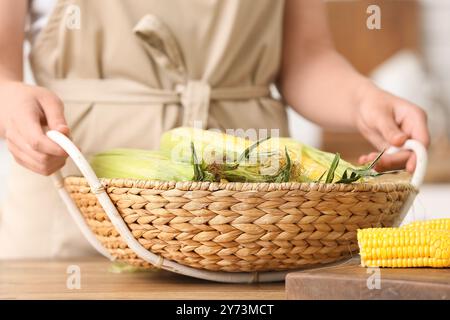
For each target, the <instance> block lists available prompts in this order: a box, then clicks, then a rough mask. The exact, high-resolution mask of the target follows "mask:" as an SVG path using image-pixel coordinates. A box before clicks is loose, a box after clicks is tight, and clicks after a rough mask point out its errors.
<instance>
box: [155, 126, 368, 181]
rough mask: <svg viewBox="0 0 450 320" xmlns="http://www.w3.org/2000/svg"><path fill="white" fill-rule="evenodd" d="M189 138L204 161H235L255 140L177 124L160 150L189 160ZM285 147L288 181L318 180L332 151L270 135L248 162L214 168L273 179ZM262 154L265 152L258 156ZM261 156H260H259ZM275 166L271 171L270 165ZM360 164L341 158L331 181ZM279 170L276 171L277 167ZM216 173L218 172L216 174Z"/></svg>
mask: <svg viewBox="0 0 450 320" xmlns="http://www.w3.org/2000/svg"><path fill="white" fill-rule="evenodd" d="M191 142H193V143H194V146H195V149H196V151H197V153H198V154H199V155H200V158H201V159H202V160H203V161H204V162H206V163H209V164H211V163H216V162H217V161H219V163H221V162H220V161H223V162H225V163H234V162H235V161H236V159H238V158H239V156H240V155H241V154H242V153H243V152H245V150H246V148H249V147H250V146H251V145H252V144H253V143H254V142H253V141H250V140H246V139H243V138H240V137H235V136H231V135H226V134H222V133H219V132H212V131H208V130H200V129H194V128H184V127H182V128H176V129H173V130H170V131H168V132H166V133H165V134H164V135H163V137H162V139H161V143H160V145H161V150H162V151H163V152H164V153H165V154H166V155H168V156H169V157H171V159H176V160H177V161H182V162H186V161H190V159H191V148H190V144H191ZM285 149H287V154H288V155H289V157H290V159H291V162H292V168H291V173H290V177H289V181H296V182H314V181H318V180H319V179H320V178H321V177H322V176H324V174H326V173H327V171H328V170H329V169H330V166H331V164H332V163H333V159H334V157H335V155H334V154H332V153H329V152H324V151H321V150H318V149H316V148H313V147H311V146H308V145H306V144H303V143H301V142H299V141H296V140H294V139H291V138H270V139H268V140H267V141H263V142H261V144H260V145H259V146H258V147H257V148H255V150H254V152H253V153H252V154H251V155H250V157H249V161H247V162H249V163H250V165H249V164H248V163H241V164H240V165H239V167H238V168H237V169H235V170H232V171H226V172H224V170H222V171H221V170H220V168H219V169H217V166H215V167H213V171H216V172H217V171H219V172H220V174H219V176H221V177H222V178H224V179H227V180H229V181H243V182H260V181H271V180H276V178H274V176H276V175H280V174H282V173H281V172H280V170H282V168H283V167H284V166H285V165H286V162H287V159H286V155H285V152H284V150H285ZM261 155H264V156H263V157H261ZM261 158H262V159H261ZM271 168H272V169H273V168H275V169H274V170H275V171H274V170H272V171H270V169H271ZM359 168H360V167H357V166H354V165H352V164H351V163H349V162H347V161H345V160H342V159H340V161H339V162H338V165H337V167H336V168H335V170H334V175H333V177H334V179H333V182H335V181H339V180H340V179H342V177H343V175H344V173H345V172H346V171H347V169H351V170H352V169H354V170H357V169H359ZM277 170H278V171H277ZM216 175H217V174H216Z"/></svg>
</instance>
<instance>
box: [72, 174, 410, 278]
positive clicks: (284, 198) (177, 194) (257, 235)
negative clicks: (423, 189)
mask: <svg viewBox="0 0 450 320" xmlns="http://www.w3.org/2000/svg"><path fill="white" fill-rule="evenodd" d="M101 181H102V183H103V184H104V186H105V187H106V190H107V192H108V194H109V196H110V198H111V200H112V201H113V203H114V204H115V205H116V207H117V208H118V211H119V213H120V214H121V215H122V217H123V219H124V221H125V222H126V223H127V224H128V227H129V228H130V230H131V231H132V233H133V235H134V236H135V237H136V239H137V240H138V241H139V242H140V243H141V244H142V245H143V246H144V247H145V248H146V249H148V250H150V251H151V252H153V253H155V254H158V255H160V256H162V257H164V258H165V259H170V260H173V261H176V262H178V263H180V264H184V265H188V266H191V267H194V268H199V269H206V270H213V271H228V272H238V271H244V272H251V271H276V270H286V269H295V268H301V267H305V266H308V267H309V266H312V265H316V264H321V263H329V262H334V261H337V260H340V259H343V258H345V257H348V256H350V255H352V254H353V253H354V252H356V251H357V250H358V246H357V241H356V230H357V229H358V228H367V227H379V226H390V225H391V224H392V223H393V220H394V218H395V217H396V216H397V215H398V214H399V211H400V209H401V207H402V205H403V203H404V202H405V200H406V199H407V197H408V195H409V194H410V193H411V192H415V190H414V188H413V187H412V186H411V185H410V184H408V183H379V184H351V185H344V184H306V183H281V184H277V183H262V184H256V183H247V184H246V183H208V182H159V181H143V180H124V179H102V180H101ZM65 188H66V190H67V191H68V192H69V194H70V195H71V197H72V199H74V200H75V202H76V204H77V206H78V207H79V208H80V210H81V212H82V214H83V215H84V218H85V219H86V221H87V223H88V225H89V226H90V228H91V229H92V230H93V231H94V233H95V234H96V236H97V237H98V239H99V240H100V241H101V242H102V244H103V245H104V246H105V247H106V248H108V250H109V251H110V252H111V254H112V255H114V256H116V257H117V259H118V260H120V261H124V262H127V263H130V264H133V265H140V266H144V267H151V265H149V264H148V263H146V262H144V261H143V260H141V259H140V258H139V257H137V256H136V254H135V253H134V252H133V251H132V250H131V249H129V248H128V247H127V245H126V244H125V243H124V242H123V241H122V240H121V237H120V235H119V234H118V232H117V231H116V230H115V228H114V227H113V225H112V224H111V222H110V221H109V219H108V217H107V216H106V214H105V212H104V211H103V209H102V208H101V206H100V205H99V203H98V202H97V199H96V197H95V195H94V194H93V193H91V192H90V188H89V186H88V184H87V182H86V180H85V179H84V178H79V177H68V178H66V179H65Z"/></svg>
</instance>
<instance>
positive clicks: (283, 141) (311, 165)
mask: <svg viewBox="0 0 450 320" xmlns="http://www.w3.org/2000/svg"><path fill="white" fill-rule="evenodd" d="M278 141H279V144H280V146H281V147H287V148H288V149H289V150H291V151H292V155H291V157H292V158H293V159H294V160H295V161H299V162H300V163H301V164H302V166H303V168H304V170H303V172H302V174H303V175H304V176H305V177H306V179H308V180H310V181H319V179H320V178H321V177H322V175H324V173H326V172H327V171H328V170H329V169H330V166H331V165H332V163H333V160H334V158H335V156H336V155H335V154H333V153H330V152H325V151H321V150H319V149H316V148H313V147H311V146H308V145H306V144H303V143H301V142H299V141H296V140H294V139H291V138H279V139H278ZM359 168H360V167H358V166H355V165H353V164H351V163H350V162H347V161H345V160H343V159H340V160H339V163H338V166H337V167H336V170H335V171H334V179H333V181H338V180H339V179H341V178H342V176H343V175H344V173H345V171H347V170H348V169H353V170H357V169H359Z"/></svg>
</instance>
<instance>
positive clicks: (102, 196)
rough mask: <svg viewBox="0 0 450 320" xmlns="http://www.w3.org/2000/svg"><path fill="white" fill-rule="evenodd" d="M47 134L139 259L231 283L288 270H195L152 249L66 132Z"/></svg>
mask: <svg viewBox="0 0 450 320" xmlns="http://www.w3.org/2000/svg"><path fill="white" fill-rule="evenodd" d="M47 136H48V137H49V138H50V139H51V140H53V141H54V142H55V143H57V144H58V145H59V146H60V147H61V148H63V149H64V151H66V152H67V154H68V155H69V156H70V157H71V158H72V160H73V161H74V163H75V164H76V166H77V167H78V169H79V170H80V171H81V173H82V174H83V176H84V177H85V178H86V180H87V182H88V184H89V186H90V188H91V191H92V192H93V193H95V195H96V197H97V199H98V201H99V203H100V205H101V206H102V208H103V210H104V211H105V213H106V215H107V216H108V218H109V219H110V220H111V223H112V224H113V225H114V227H115V228H116V230H117V231H118V232H119V234H120V236H121V237H122V240H123V241H125V243H126V244H127V245H128V247H129V248H130V249H131V250H133V251H134V252H135V253H136V254H137V255H138V256H139V257H140V258H141V259H143V260H144V261H147V262H149V263H151V264H152V265H154V266H156V267H157V268H161V269H164V270H168V271H172V272H176V273H179V274H183V275H188V276H191V277H194V278H200V279H205V280H212V281H219V282H230V283H246V282H247V283H251V282H271V281H280V280H283V279H284V277H285V276H286V274H287V271H279V272H261V273H258V272H236V273H234V272H233V273H231V272H213V271H206V270H198V269H195V268H191V267H188V266H185V265H181V264H178V263H176V262H174V261H171V260H166V259H164V258H163V257H161V256H158V255H156V254H154V253H151V252H150V251H148V250H147V249H146V248H144V247H143V246H142V245H141V244H140V243H139V242H138V241H137V240H136V238H135V237H134V236H133V234H132V233H131V231H130V230H129V229H128V226H127V225H126V223H125V222H124V221H123V219H122V217H121V216H120V214H119V212H118V211H117V208H116V207H115V206H114V204H113V203H112V201H111V199H110V198H109V196H108V194H107V193H106V191H105V189H104V186H103V185H102V183H101V182H100V181H99V179H98V178H97V176H96V175H95V173H94V171H93V170H92V168H91V166H90V165H89V163H88V161H87V160H86V159H85V158H84V156H83V155H82V154H81V152H80V150H78V148H77V147H76V146H75V145H74V144H73V143H72V141H70V139H69V138H67V137H66V136H65V135H63V134H62V133H60V132H58V131H48V132H47ZM53 180H54V182H55V185H56V187H57V188H58V192H59V194H60V195H61V198H62V199H63V201H64V203H65V204H66V206H67V208H68V210H69V212H70V214H71V216H72V217H73V219H74V220H75V222H76V224H77V225H78V227H79V228H80V230H81V231H82V233H83V235H84V236H85V237H86V239H87V240H88V241H89V242H90V243H91V245H92V246H93V247H94V248H95V249H97V250H98V251H99V252H100V253H101V254H103V255H104V256H106V257H108V258H110V259H111V260H113V259H114V258H113V257H112V256H111V255H110V254H109V252H108V251H107V250H106V249H105V248H104V247H103V246H102V245H101V243H100V242H99V241H98V239H97V238H96V236H95V234H94V233H93V232H92V230H91V229H90V228H89V227H88V226H87V224H86V222H85V220H84V218H83V216H82V214H81V212H80V210H79V209H78V207H77V206H76V204H75V203H74V202H73V200H72V198H71V197H70V196H69V194H68V193H67V191H66V190H65V189H64V186H63V177H62V175H61V173H60V172H57V173H55V174H54V175H53Z"/></svg>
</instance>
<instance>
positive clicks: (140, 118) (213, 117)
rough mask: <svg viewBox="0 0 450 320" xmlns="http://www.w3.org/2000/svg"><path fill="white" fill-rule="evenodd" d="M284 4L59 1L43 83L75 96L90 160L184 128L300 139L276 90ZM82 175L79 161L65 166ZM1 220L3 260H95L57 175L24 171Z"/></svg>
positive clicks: (45, 48)
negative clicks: (272, 90)
mask: <svg viewBox="0 0 450 320" xmlns="http://www.w3.org/2000/svg"><path fill="white" fill-rule="evenodd" d="M283 5H284V4H283V1H282V0H279V1H278V0H258V1H257V3H256V2H255V1H253V0H189V1H186V0H165V1H161V0H95V1H92V0H72V1H71V0H59V1H58V2H57V5H56V7H55V8H54V11H53V13H52V15H51V17H50V19H49V22H48V25H47V26H46V28H45V29H44V30H43V31H42V32H41V34H39V37H38V39H37V41H36V43H35V45H34V47H33V48H32V53H31V57H30V58H31V63H32V67H33V70H34V74H35V78H36V81H37V83H38V84H39V85H41V86H45V87H48V88H49V89H51V90H53V91H54V92H55V93H56V94H58V95H59V96H60V97H61V98H62V100H63V101H64V103H65V113H66V118H67V121H68V124H69V126H70V128H71V130H72V136H73V140H74V142H75V143H76V144H77V145H78V146H79V147H81V149H82V152H83V153H84V154H85V155H86V156H87V157H89V156H91V155H92V154H94V153H96V152H99V151H101V150H105V149H108V148H113V147H130V148H143V149H151V148H156V147H158V141H159V137H160V135H161V134H162V133H163V132H164V131H166V130H169V129H171V128H174V127H177V126H180V125H193V124H196V125H198V124H200V125H201V126H203V127H205V128H219V129H231V128H242V129H249V128H254V129H279V130H280V134H281V135H288V127H287V121H286V113H285V108H284V106H283V105H282V104H281V103H280V102H279V101H276V100H274V99H272V98H271V97H270V94H269V89H268V87H269V85H270V84H271V83H273V81H274V79H275V77H276V76H277V72H278V70H279V63H280V53H281V33H282V15H283ZM78 14H79V15H78ZM78 18H79V19H80V20H78V21H77V20H76V19H78ZM74 19H75V20H74ZM77 22H79V28H78V27H77V26H78V25H77ZM77 173H78V172H77V170H76V169H75V168H74V166H73V164H72V163H71V161H69V162H68V164H67V165H66V167H65V168H64V169H63V174H65V175H67V174H77ZM0 214H1V215H0V258H23V257H69V256H79V255H88V254H93V253H94V252H93V249H92V248H91V247H90V245H89V244H88V243H87V241H86V240H85V239H84V238H83V236H82V235H81V233H80V232H79V231H78V229H77V228H76V226H75V224H74V223H73V222H72V220H71V218H70V216H69V214H68V213H67V212H66V209H65V207H64V205H63V203H62V202H61V200H60V199H59V198H58V195H57V193H56V191H55V189H54V187H53V186H52V183H51V180H50V179H49V178H48V177H42V176H39V175H36V174H33V173H32V172H29V171H27V170H26V169H24V168H22V167H20V166H18V165H15V164H14V165H13V166H12V169H11V175H10V179H9V183H8V195H7V199H6V201H5V203H4V204H3V207H2V211H1V213H0Z"/></svg>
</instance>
